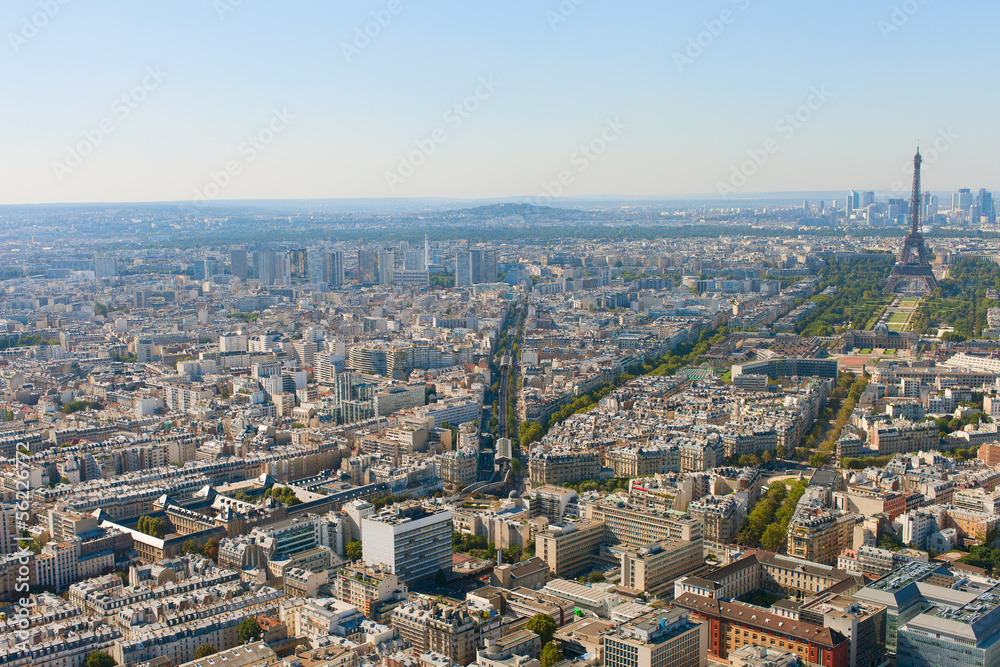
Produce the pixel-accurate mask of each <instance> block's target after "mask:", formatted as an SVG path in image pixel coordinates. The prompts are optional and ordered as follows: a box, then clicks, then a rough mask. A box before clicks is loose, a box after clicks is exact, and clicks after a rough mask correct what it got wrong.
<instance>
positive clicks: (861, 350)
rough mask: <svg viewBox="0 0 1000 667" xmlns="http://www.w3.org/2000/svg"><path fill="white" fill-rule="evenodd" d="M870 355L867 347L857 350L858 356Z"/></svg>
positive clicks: (869, 349)
mask: <svg viewBox="0 0 1000 667" xmlns="http://www.w3.org/2000/svg"><path fill="white" fill-rule="evenodd" d="M871 353H872V351H871V348H868V347H866V348H862V349H860V350H858V354H871Z"/></svg>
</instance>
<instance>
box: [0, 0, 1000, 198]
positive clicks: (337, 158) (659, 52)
mask: <svg viewBox="0 0 1000 667" xmlns="http://www.w3.org/2000/svg"><path fill="white" fill-rule="evenodd" d="M996 12H997V9H996V8H995V7H993V6H991V5H988V4H987V3H983V2H975V3H965V4H963V5H961V6H958V7H952V6H948V7H944V6H941V5H935V4H934V3H921V2H918V1H917V0H914V1H913V2H911V3H892V2H886V3H881V2H880V3H861V2H849V3H841V4H840V5H838V6H837V7H835V8H834V7H830V8H822V7H821V8H816V7H804V6H799V5H795V4H792V3H780V4H778V5H763V4H759V3H757V2H754V1H753V0H733V1H728V2H720V3H718V4H716V5H713V6H698V7H660V6H658V5H655V4H653V3H632V4H630V5H628V6H626V7H622V6H620V5H616V6H608V5H605V4H601V3H595V2H576V1H574V0H564V1H563V2H562V3H559V2H551V3H543V4H540V5H538V6H532V7H510V6H505V5H500V4H498V3H492V4H487V5H477V6H476V7H467V6H464V5H462V4H460V3H437V4H436V5H435V6H433V7H425V6H420V5H410V4H409V3H407V2H403V1H402V0H399V1H398V2H396V1H395V0H387V1H386V2H370V3H365V4H364V5H359V6H352V7H328V6H325V5H321V4H320V3H306V4H304V5H302V7H301V8H300V9H297V10H296V11H294V12H289V11H287V10H284V11H283V10H280V9H277V8H273V7H268V6H262V5H259V4H252V3H249V2H237V1H236V0H217V2H214V3H199V4H197V5H188V6H182V7H177V6H172V5H167V4H154V5H152V6H147V7H129V8H120V7H112V6H110V5H108V4H101V3H96V4H95V3H91V4H87V5H78V4H73V3H66V4H63V3H61V2H59V1H58V0H54V1H53V2H51V3H45V2H41V3H39V2H37V1H36V2H12V3H8V5H7V6H5V8H4V9H3V12H2V14H0V25H3V26H5V27H6V28H7V30H6V38H7V39H6V42H7V43H6V44H5V45H4V47H3V48H4V50H5V51H6V55H7V57H6V58H4V59H2V66H0V81H3V83H4V84H5V86H6V87H7V88H8V89H10V90H16V91H20V98H19V101H18V103H17V104H13V105H8V106H7V107H6V108H5V109H4V110H3V111H0V114H2V116H0V118H3V120H4V121H5V122H4V124H3V125H4V127H6V128H7V132H6V134H7V136H6V137H5V139H6V141H5V145H6V147H7V150H6V151H5V152H4V155H3V157H0V183H2V184H3V185H0V204H26V203H70V202H114V201H121V202H130V201H180V202H184V201H195V202H198V201H213V200H216V201H224V200H245V199H339V198H450V199H462V200H479V199H486V200H490V199H506V198H526V199H527V200H529V201H533V202H534V203H552V202H559V201H561V200H560V199H558V197H556V198H554V199H550V197H551V196H552V195H562V196H565V197H569V198H577V199H588V198H606V199H615V198H617V197H621V198H636V197H638V198H648V199H664V198H682V197H691V196H695V195H715V196H718V197H722V196H727V197H731V198H733V199H739V198H741V197H745V196H746V195H752V194H755V193H770V192H785V193H791V192H800V191H834V192H841V191H843V192H846V191H847V190H849V189H851V188H859V189H865V190H875V191H888V192H900V193H902V195H901V196H903V197H905V196H906V192H908V190H909V173H908V171H909V167H908V161H909V160H908V156H909V155H910V154H912V147H913V145H914V144H915V143H916V142H917V141H919V142H920V145H921V146H922V151H923V153H924V157H925V161H924V170H925V182H926V184H927V189H928V190H929V191H933V192H946V191H953V190H957V189H958V188H963V187H968V188H972V189H973V191H976V190H978V189H979V188H980V187H986V188H987V189H992V188H994V187H995V183H993V182H992V181H993V180H994V177H993V175H992V170H991V169H990V165H989V163H988V160H989V156H988V155H987V153H986V152H985V151H984V150H982V147H983V146H986V145H989V143H990V140H991V139H995V138H996V136H997V130H996V129H995V128H993V126H992V124H990V123H989V117H988V113H987V112H986V109H988V108H989V107H990V106H991V98H992V97H993V96H994V95H995V94H994V93H992V92H991V91H990V89H989V87H984V86H982V85H981V84H979V82H978V81H977V79H976V73H977V68H976V63H978V62H983V61H987V60H988V58H989V56H990V39H989V37H990V36H989V34H988V33H986V31H987V30H988V28H987V26H988V25H989V24H990V18H991V17H995V15H996ZM307 18H308V20H306V19H307ZM366 30H367V32H368V34H366V33H365V31H366ZM95 45H97V46H95ZM913 91H917V95H916V96H914V95H913ZM956 91H967V92H968V94H969V95H970V96H971V95H973V94H975V100H976V101H975V103H970V104H967V105H963V104H956V103H955V100H954V94H955V92H956ZM796 115H797V116H796ZM582 146H589V148H583V149H581V147H582ZM84 153H86V154H84Z"/></svg>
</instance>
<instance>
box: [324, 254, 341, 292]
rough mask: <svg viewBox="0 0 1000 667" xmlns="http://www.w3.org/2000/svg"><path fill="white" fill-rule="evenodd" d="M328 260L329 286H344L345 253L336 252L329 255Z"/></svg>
mask: <svg viewBox="0 0 1000 667" xmlns="http://www.w3.org/2000/svg"><path fill="white" fill-rule="evenodd" d="M326 258H327V260H328V267H329V269H328V272H327V281H326V282H327V284H329V285H343V284H344V253H343V252H341V251H340V250H334V251H333V252H331V253H329V254H327V256H326Z"/></svg>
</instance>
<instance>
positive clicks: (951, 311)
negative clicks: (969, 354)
mask: <svg viewBox="0 0 1000 667" xmlns="http://www.w3.org/2000/svg"><path fill="white" fill-rule="evenodd" d="M990 289H1000V265H998V264H996V263H995V262H984V261H981V260H977V259H963V260H961V261H960V262H957V263H956V264H955V265H954V266H952V267H951V268H950V269H949V271H948V277H947V278H946V279H944V280H942V281H941V282H940V283H939V285H938V287H937V289H935V290H934V291H933V292H932V293H931V294H930V295H929V296H928V297H925V298H924V299H923V300H922V301H921V302H920V306H919V307H918V308H917V312H916V313H915V314H914V317H913V325H912V328H913V330H914V331H916V332H917V333H927V332H928V331H930V330H931V329H932V328H940V327H942V326H945V325H951V326H952V327H953V328H954V329H955V332H954V333H955V334H956V336H955V338H956V339H966V338H974V337H976V336H979V335H980V334H981V333H982V331H983V329H984V328H986V326H987V318H986V315H987V311H989V309H990V308H996V307H997V306H1000V301H997V300H996V299H990V298H987V292H988V290H990Z"/></svg>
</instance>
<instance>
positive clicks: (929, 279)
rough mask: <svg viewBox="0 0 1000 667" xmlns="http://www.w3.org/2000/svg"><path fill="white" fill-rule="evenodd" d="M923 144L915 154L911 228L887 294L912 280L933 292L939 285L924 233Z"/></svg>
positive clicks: (894, 268) (918, 146)
mask: <svg viewBox="0 0 1000 667" xmlns="http://www.w3.org/2000/svg"><path fill="white" fill-rule="evenodd" d="M921 161H922V158H921V157H920V143H919V142H918V143H917V154H916V155H914V156H913V192H912V193H911V195H910V229H909V233H908V234H907V235H906V238H905V239H904V240H903V247H902V248H900V250H899V257H897V259H896V266H894V267H893V269H892V275H890V276H889V282H888V283H887V284H886V286H885V291H884V292H883V294H892V293H894V292H895V291H896V289H897V288H898V287H899V286H900V284H902V285H903V286H904V287H906V286H908V285H909V284H910V283H911V282H916V281H922V282H923V283H924V285H925V286H926V287H927V291H928V292H931V291H933V290H934V288H935V287H937V278H935V277H934V271H933V270H932V269H931V265H930V262H929V261H928V260H927V245H926V244H925V243H924V235H923V234H922V233H921V232H920V204H921V200H920V162H921Z"/></svg>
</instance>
